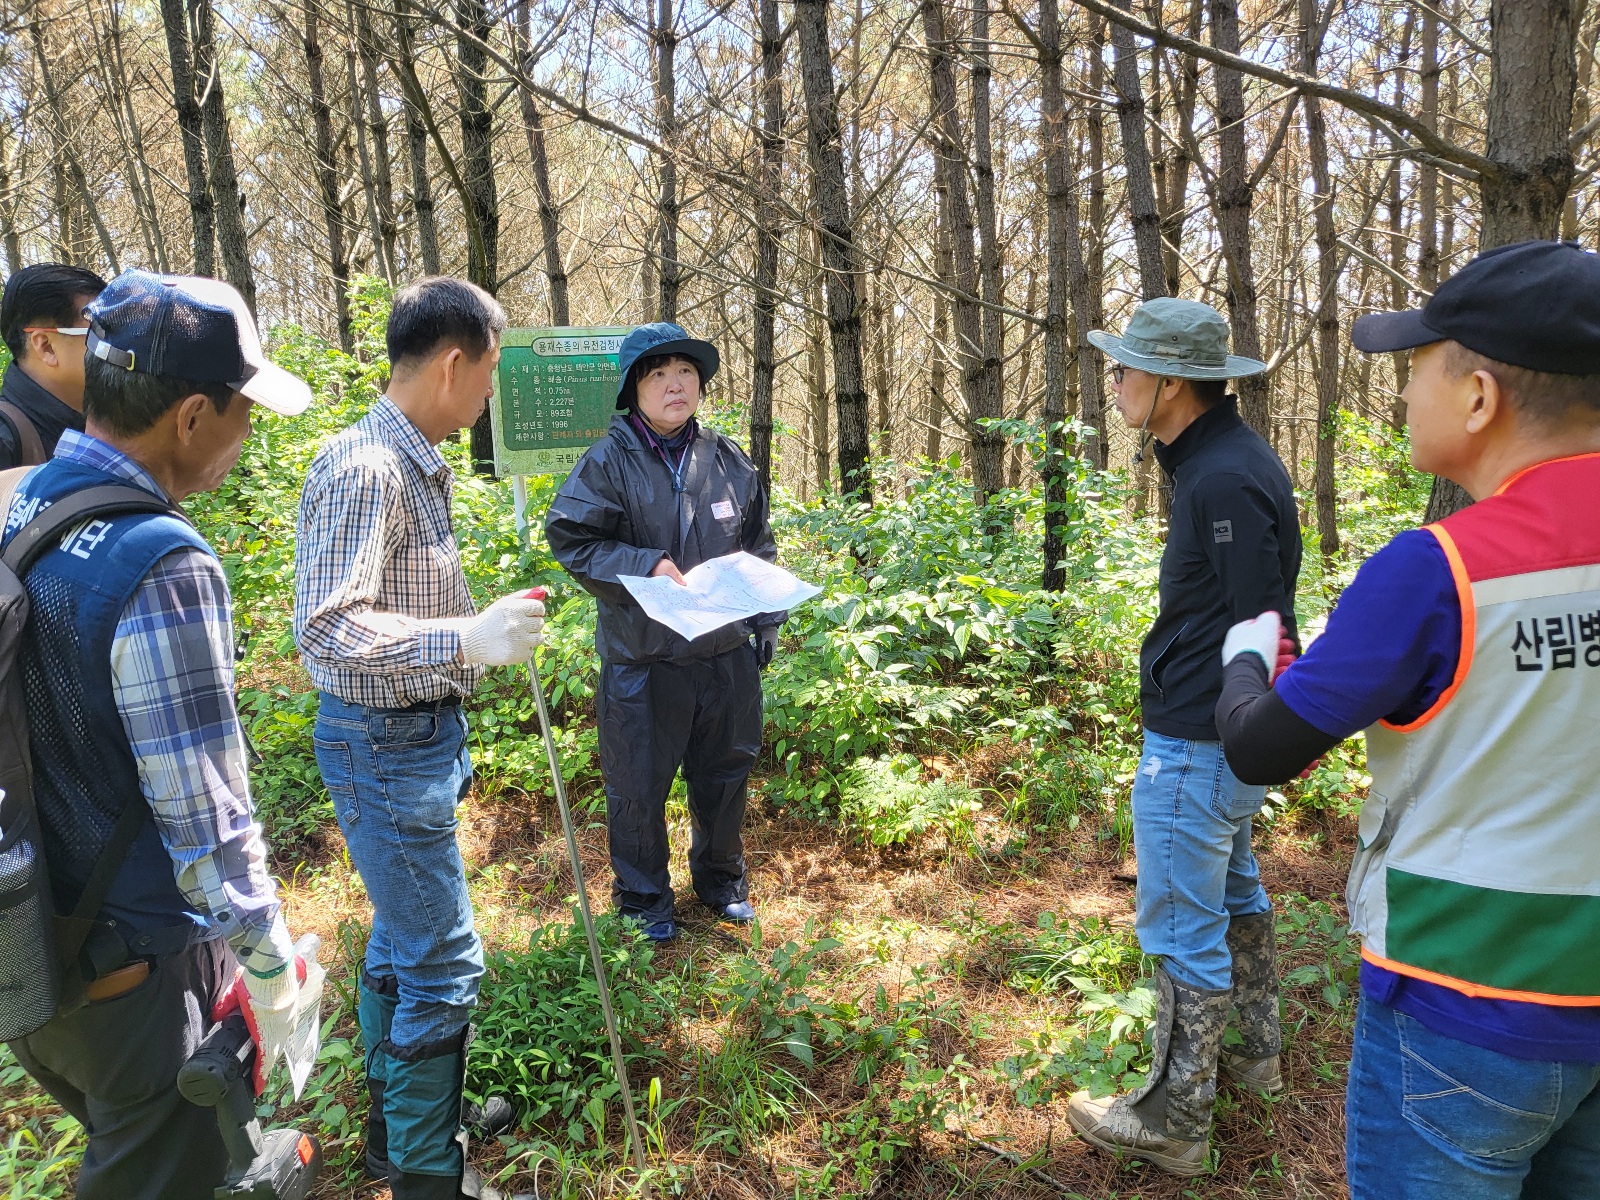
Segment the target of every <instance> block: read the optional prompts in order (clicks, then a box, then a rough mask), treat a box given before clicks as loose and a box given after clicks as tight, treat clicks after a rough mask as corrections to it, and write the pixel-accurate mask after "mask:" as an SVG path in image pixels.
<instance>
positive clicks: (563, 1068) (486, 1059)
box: [468, 913, 674, 1145]
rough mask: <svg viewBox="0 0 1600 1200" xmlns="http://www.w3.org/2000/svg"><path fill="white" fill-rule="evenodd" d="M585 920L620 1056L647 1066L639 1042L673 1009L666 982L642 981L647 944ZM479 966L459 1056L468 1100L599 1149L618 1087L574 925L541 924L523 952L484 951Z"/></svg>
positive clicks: (607, 920)
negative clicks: (496, 1105) (469, 1035)
mask: <svg viewBox="0 0 1600 1200" xmlns="http://www.w3.org/2000/svg"><path fill="white" fill-rule="evenodd" d="M595 922H596V925H597V927H598V933H599V936H600V946H601V954H602V956H603V957H604V959H605V962H606V971H607V975H608V977H609V979H610V981H611V1003H612V1007H613V1009H614V1011H615V1012H616V1017H617V1024H618V1028H619V1032H620V1033H621V1035H622V1040H623V1045H624V1052H625V1054H626V1055H627V1058H628V1060H629V1061H630V1062H644V1061H648V1060H649V1059H650V1058H651V1057H652V1056H653V1055H654V1053H655V1052H654V1051H653V1050H651V1049H650V1048H649V1047H648V1046H647V1045H646V1044H645V1042H644V1041H643V1039H644V1038H645V1037H646V1036H648V1035H649V1034H651V1033H653V1032H655V1031H657V1030H659V1029H661V1028H662V1027H664V1026H665V1025H666V1024H668V1023H669V1022H670V1020H671V1019H672V1014H673V1011H674V1001H673V998H672V996H671V995H670V993H669V991H668V990H667V987H668V984H664V983H662V982H658V981H655V980H652V979H651V977H650V974H649V968H650V963H651V959H652V957H653V955H654V947H653V944H652V943H651V942H650V940H649V939H648V938H646V937H645V936H644V934H643V932H642V931H641V930H640V929H639V928H638V927H637V926H636V925H634V924H632V923H630V922H627V921H623V920H621V919H620V918H618V917H617V916H616V915H615V914H610V913H608V914H604V915H600V916H597V917H596V918H595ZM485 959H486V961H485V963H484V967H485V978H484V983H483V990H482V999H481V1001H480V1003H479V1007H478V1011H477V1014H476V1015H475V1017H474V1023H475V1024H476V1026H477V1030H478V1036H477V1038H476V1039H475V1040H474V1041H473V1043H472V1046H471V1049H470V1051H469V1054H468V1057H469V1064H470V1065H469V1071H468V1078H469V1079H470V1080H471V1081H472V1084H473V1086H474V1087H476V1088H478V1089H480V1090H479V1093H478V1095H479V1096H482V1095H502V1096H505V1097H506V1098H507V1099H508V1100H510V1101H511V1103H512V1105H513V1106H514V1107H515V1108H516V1109H517V1119H518V1122H519V1124H521V1125H532V1124H544V1125H547V1126H548V1125H550V1124H552V1123H553V1122H557V1121H563V1122H565V1132H566V1134H567V1136H568V1137H569V1138H570V1139H571V1140H572V1141H573V1142H574V1143H577V1144H580V1145H581V1144H583V1143H584V1142H586V1141H588V1140H590V1139H591V1138H592V1139H593V1140H594V1142H595V1144H596V1145H600V1144H603V1143H604V1140H605V1136H606V1128H607V1124H606V1105H607V1104H608V1103H609V1102H610V1101H611V1100H613V1099H614V1098H615V1097H617V1096H618V1095H619V1089H618V1087H617V1081H616V1071H615V1068H614V1067H613V1066H612V1062H611V1047H610V1042H609V1040H608V1037H607V1034H606V1029H605V1023H604V1020H603V1018H602V1016H601V1011H600V995H599V991H598V988H597V987H596V984H595V980H594V973H593V968H592V966H591V965H590V961H589V945H588V941H587V939H586V938H585V936H584V933H583V927H582V925H581V924H579V923H578V922H577V921H576V920H574V921H572V922H566V923H553V924H548V925H541V926H539V928H537V929H535V930H534V931H533V933H532V935H531V936H530V937H529V939H528V948H527V949H526V950H524V951H520V952H508V951H504V950H491V951H489V952H488V953H487V954H486V956H485ZM475 1098H476V1097H475Z"/></svg>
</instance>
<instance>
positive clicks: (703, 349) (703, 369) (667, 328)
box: [617, 321, 722, 408]
mask: <svg viewBox="0 0 1600 1200" xmlns="http://www.w3.org/2000/svg"><path fill="white" fill-rule="evenodd" d="M654 354H679V355H682V356H683V357H684V358H687V359H689V360H691V361H692V362H693V363H694V364H695V365H696V366H697V367H699V368H700V386H701V387H702V388H703V387H705V385H706V384H708V383H710V382H711V377H712V376H713V375H715V374H716V373H717V368H718V367H720V366H721V365H722V356H721V355H720V354H718V353H717V348H716V347H715V346H713V345H712V344H711V343H710V342H702V341H701V340H700V339H699V338H692V337H690V336H689V334H688V333H687V332H686V331H685V330H684V328H683V326H682V325H674V324H673V323H672V322H671V321H655V322H653V323H651V324H649V325H641V326H639V327H638V328H637V329H635V330H634V331H633V332H632V333H630V334H629V335H628V336H627V337H625V338H623V339H622V345H621V347H620V348H619V349H618V350H617V367H618V369H619V370H620V371H621V372H622V377H621V378H620V379H618V380H617V407H618V408H630V407H632V405H633V394H634V382H635V381H634V379H633V365H634V363H636V362H638V361H639V360H640V359H641V358H644V357H645V356H646V355H654Z"/></svg>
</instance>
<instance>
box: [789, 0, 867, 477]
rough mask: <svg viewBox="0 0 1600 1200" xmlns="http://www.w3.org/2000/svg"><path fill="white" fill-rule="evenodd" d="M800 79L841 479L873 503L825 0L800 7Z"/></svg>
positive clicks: (801, 2)
mask: <svg viewBox="0 0 1600 1200" xmlns="http://www.w3.org/2000/svg"><path fill="white" fill-rule="evenodd" d="M794 20H795V26H796V28H797V30H798V32H799V35H800V66H801V71H800V74H801V79H802V81H803V83H804V86H805V95H806V110H807V113H808V115H809V121H808V126H809V128H808V133H807V139H806V148H807V153H808V155H809V157H810V160H811V175H812V187H813V188H814V189H815V194H816V203H817V210H818V212H819V214H820V217H821V229H820V233H819V236H820V239H821V242H822V247H821V249H822V262H823V265H824V267H825V268H826V270H827V293H828V332H829V335H830V339H831V341H832V343H833V380H834V383H833V390H834V404H835V405H836V406H837V408H838V410H839V480H840V487H841V488H842V490H843V491H844V492H845V493H846V494H851V493H854V494H855V496H856V497H857V498H858V499H859V500H861V501H863V502H866V503H869V504H870V503H871V502H872V478H871V475H870V473H869V471H868V468H867V459H868V455H869V454H870V448H869V443H868V437H867V391H866V386H865V384H864V382H863V380H862V370H861V307H860V302H859V300H858V299H857V296H856V279H857V278H858V274H859V273H858V270H857V266H856V247H855V234H854V227H853V226H852V224H851V220H850V201H849V197H848V196H847V194H846V192H845V181H844V154H843V151H842V149H841V147H840V144H839V107H838V103H837V101H836V99H835V96H834V88H833V58H832V48H831V46H830V44H829V39H828V8H827V0H795V18H794Z"/></svg>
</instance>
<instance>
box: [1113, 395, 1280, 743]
mask: <svg viewBox="0 0 1600 1200" xmlns="http://www.w3.org/2000/svg"><path fill="white" fill-rule="evenodd" d="M1155 451H1156V460H1157V461H1158V462H1160V464H1161V466H1162V468H1163V469H1164V470H1165V471H1166V472H1167V474H1168V475H1170V476H1171V477H1172V515H1171V520H1170V523H1169V526H1168V529H1167V546H1166V550H1165V551H1164V552H1163V553H1162V555H1161V575H1160V612H1159V613H1158V614H1157V616H1156V620H1155V624H1154V625H1152V626H1151V627H1150V632H1149V634H1148V635H1147V636H1146V637H1145V640H1144V646H1143V648H1142V649H1141V650H1140V652H1139V685H1140V686H1139V698H1140V703H1141V706H1142V708H1143V715H1144V724H1145V727H1146V728H1148V729H1152V730H1154V731H1155V732H1156V733H1162V734H1166V735H1167V736H1168V737H1175V738H1186V739H1189V740H1191V741H1208V742H1214V741H1216V740H1218V737H1217V725H1216V720H1215V719H1214V716H1213V713H1214V711H1215V708H1216V704H1217V698H1218V697H1219V696H1220V695H1221V693H1222V641H1223V638H1224V637H1226V636H1227V632H1228V628H1229V626H1231V625H1233V624H1235V623H1236V622H1239V621H1246V620H1249V619H1250V618H1251V617H1257V616H1260V615H1261V614H1262V613H1264V612H1266V611H1267V610H1268V609H1269V608H1270V609H1276V610H1277V611H1278V613H1279V614H1280V615H1281V616H1282V617H1283V623H1284V628H1285V629H1286V630H1287V631H1288V633H1289V636H1290V637H1296V636H1297V635H1296V632H1295V630H1296V625H1295V613H1294V589H1295V581H1296V580H1297V579H1298V578H1299V575H1300V514H1299V509H1298V508H1297V506H1296V504H1295V498H1294V488H1293V486H1292V485H1291V484H1290V482H1289V473H1288V472H1287V471H1285V470H1284V469H1283V464H1282V463H1281V462H1279V461H1278V456H1277V455H1276V454H1274V453H1273V451H1272V447H1271V446H1269V445H1267V443H1266V442H1265V441H1264V440H1262V438H1261V436H1260V435H1259V434H1257V433H1256V432H1255V430H1253V429H1251V428H1250V427H1249V426H1248V425H1246V424H1245V423H1244V421H1243V420H1242V419H1241V418H1240V416H1239V410H1238V403H1237V401H1236V400H1235V399H1234V397H1232V396H1229V397H1227V398H1226V399H1225V400H1223V401H1221V402H1219V403H1218V404H1216V405H1215V406H1213V407H1212V408H1210V409H1208V410H1206V412H1204V413H1203V414H1201V416H1200V417H1198V418H1197V419H1196V420H1195V421H1194V422H1193V423H1192V424H1191V425H1190V426H1189V427H1188V428H1187V429H1185V430H1184V431H1183V432H1182V433H1181V434H1179V435H1178V437H1177V438H1176V440H1174V441H1173V443H1172V445H1170V446H1167V445H1163V444H1162V443H1160V442H1157V443H1156V448H1155Z"/></svg>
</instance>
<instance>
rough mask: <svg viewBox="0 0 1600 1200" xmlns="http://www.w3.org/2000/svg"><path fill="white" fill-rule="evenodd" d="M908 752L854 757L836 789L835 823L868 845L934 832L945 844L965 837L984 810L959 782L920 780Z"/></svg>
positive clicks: (918, 769) (907, 841)
mask: <svg viewBox="0 0 1600 1200" xmlns="http://www.w3.org/2000/svg"><path fill="white" fill-rule="evenodd" d="M921 771H922V764H921V763H919V762H918V761H917V760H916V759H915V758H913V757H911V756H910V755H909V754H900V755H896V756H895V757H893V758H861V759H857V760H856V763H855V765H854V766H853V767H851V769H850V771H849V772H848V773H847V775H846V777H845V779H844V781H843V786H842V787H841V789H840V799H839V824H840V825H841V826H842V827H843V828H845V829H846V830H848V831H849V832H850V833H851V834H852V835H853V836H855V837H858V838H860V839H861V840H862V841H865V842H867V843H868V844H869V845H873V846H906V845H911V844H915V843H917V842H920V841H922V840H923V839H924V838H926V837H927V836H929V835H930V834H939V835H941V836H942V837H943V838H944V840H945V844H946V845H948V846H955V845H956V844H958V843H962V842H970V840H971V838H972V824H973V819H974V818H975V817H976V816H977V815H978V813H979V812H981V811H982V810H983V805H982V803H981V802H980V801H979V800H978V795H977V793H976V792H974V791H973V790H972V789H971V788H970V787H968V786H967V785H966V784H964V783H959V782H956V781H954V780H950V779H943V778H936V779H933V780H929V781H924V780H923V779H922V778H921V777H920V776H921Z"/></svg>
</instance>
